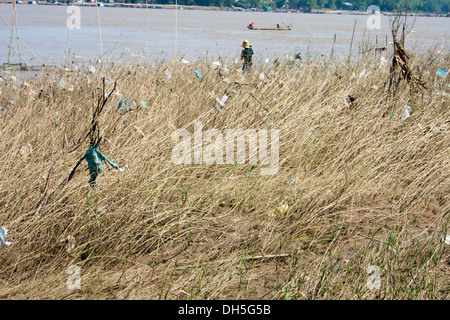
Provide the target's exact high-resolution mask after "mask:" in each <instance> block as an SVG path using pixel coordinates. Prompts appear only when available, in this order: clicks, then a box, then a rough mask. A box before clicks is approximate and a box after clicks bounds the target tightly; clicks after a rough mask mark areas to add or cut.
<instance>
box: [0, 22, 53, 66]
mask: <svg viewBox="0 0 450 320" xmlns="http://www.w3.org/2000/svg"><path fill="white" fill-rule="evenodd" d="M0 19H2V21H3V22H4V23H5V24H6V26H7V27H8V28H9V30H11V32H13V33H14V35H15V36H16V37H17V40H19V41H20V42H22V44H23V45H24V46H25V48H27V49H28V51H30V52H31V54H32V55H33V56H34V57H35V58H36V59H37V60H38V61H39V62H40V63H42V65H45V63H44V62H42V60H41V59H39V57H38V56H37V55H36V54H35V53H34V52H33V51H32V50H31V49H30V48H29V47H28V46H27V45H26V44H25V42H23V41H22V39H20V38H19V36H18V35H17V33H15V32H14V29H13V28H11V27H10V26H9V25H8V23H7V22H6V21H5V19H3V17H2V16H1V15H0Z"/></svg>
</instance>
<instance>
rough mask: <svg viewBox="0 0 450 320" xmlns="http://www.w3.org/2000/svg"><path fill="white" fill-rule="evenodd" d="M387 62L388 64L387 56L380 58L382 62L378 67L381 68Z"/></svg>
mask: <svg viewBox="0 0 450 320" xmlns="http://www.w3.org/2000/svg"><path fill="white" fill-rule="evenodd" d="M386 64H387V60H386V58H385V57H381V58H380V64H379V66H378V68H380V69H381V68H383V67H384V66H385V65H386Z"/></svg>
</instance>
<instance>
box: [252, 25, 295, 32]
mask: <svg viewBox="0 0 450 320" xmlns="http://www.w3.org/2000/svg"><path fill="white" fill-rule="evenodd" d="M247 28H248V30H280V31H281V30H283V31H287V30H291V27H290V26H289V27H279V28H249V27H248V26H247Z"/></svg>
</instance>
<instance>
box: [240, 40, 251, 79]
mask: <svg viewBox="0 0 450 320" xmlns="http://www.w3.org/2000/svg"><path fill="white" fill-rule="evenodd" d="M241 47H243V48H244V49H243V50H242V52H241V60H242V59H243V60H244V65H243V66H242V71H248V70H250V68H251V67H252V56H253V49H252V45H251V44H250V42H249V41H248V40H244V41H243V42H242V43H241Z"/></svg>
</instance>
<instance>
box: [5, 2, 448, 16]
mask: <svg viewBox="0 0 450 320" xmlns="http://www.w3.org/2000/svg"><path fill="white" fill-rule="evenodd" d="M36 2H37V3H36V4H35V5H52V6H69V5H77V6H82V7H95V6H96V3H92V2H87V3H86V2H83V3H75V2H73V3H60V2H56V3H55V2H46V1H36ZM99 3H102V6H103V7H117V8H142V9H145V4H143V3H105V2H99ZM0 4H12V1H8V2H5V1H0ZM19 5H32V4H28V1H24V3H19ZM177 7H178V9H179V10H211V11H237V10H235V9H234V8H229V7H213V6H186V5H178V6H177ZM148 8H149V9H171V10H174V9H175V5H173V4H169V5H168V4H154V5H148ZM238 12H264V11H263V10H262V9H256V10H251V9H247V10H245V9H244V11H238ZM270 12H275V13H313V14H345V15H368V14H369V13H368V12H366V11H355V10H332V9H313V10H311V11H300V10H294V9H290V10H286V9H275V10H271V11H270ZM394 14H395V13H394V12H382V15H385V16H391V15H394ZM409 15H411V16H412V15H415V16H418V17H441V18H444V17H450V13H447V14H445V13H441V14H438V13H426V12H421V13H417V14H412V13H411V14H409Z"/></svg>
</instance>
